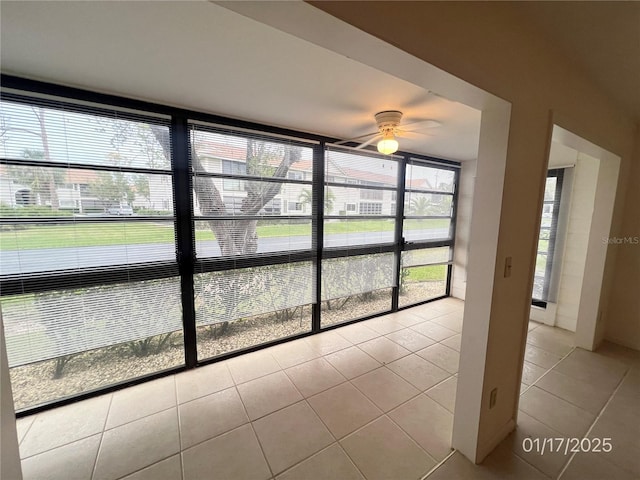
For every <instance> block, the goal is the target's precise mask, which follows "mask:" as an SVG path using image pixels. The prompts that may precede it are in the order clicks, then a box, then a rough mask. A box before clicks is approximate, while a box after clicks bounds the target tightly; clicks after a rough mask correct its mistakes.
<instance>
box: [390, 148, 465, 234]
mask: <svg viewBox="0 0 640 480" xmlns="http://www.w3.org/2000/svg"><path fill="white" fill-rule="evenodd" d="M455 181H456V175H455V171H453V170H451V169H450V168H445V167H438V166H435V165H430V164H426V163H422V162H420V161H419V160H414V159H411V160H410V161H409V163H407V168H406V173H405V197H404V220H403V237H404V239H405V240H406V241H407V242H429V241H433V240H453V237H452V236H453V230H452V219H453V214H454V210H453V209H454V192H455Z"/></svg>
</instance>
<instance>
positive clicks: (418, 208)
mask: <svg viewBox="0 0 640 480" xmlns="http://www.w3.org/2000/svg"><path fill="white" fill-rule="evenodd" d="M452 207H453V195H452V194H444V193H443V194H439V193H420V192H406V193H405V197H404V214H405V215H407V216H416V217H427V216H435V217H450V216H451V208H452Z"/></svg>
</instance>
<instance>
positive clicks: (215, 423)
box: [178, 386, 249, 449]
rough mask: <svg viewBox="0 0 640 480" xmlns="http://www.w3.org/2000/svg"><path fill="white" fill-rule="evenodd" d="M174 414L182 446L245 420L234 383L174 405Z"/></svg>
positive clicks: (216, 433) (238, 424)
mask: <svg viewBox="0 0 640 480" xmlns="http://www.w3.org/2000/svg"><path fill="white" fill-rule="evenodd" d="M178 413H179V415H180V441H181V443H182V448H183V449H185V448H189V447H192V446H193V445H195V444H196V443H200V442H203V441H204V440H208V439H210V438H213V437H217V436H218V435H220V434H222V433H225V432H228V431H229V430H233V429H234V428H236V427H239V426H240V425H243V424H245V423H247V422H248V421H249V419H248V418H247V414H246V413H245V411H244V406H243V405H242V400H240V396H239V395H238V392H237V391H236V387H235V386H234V387H231V388H228V389H226V390H223V391H221V392H216V393H212V394H211V395H207V396H206V397H201V398H198V399H196V400H193V401H191V402H187V403H183V404H182V405H180V406H179V407H178Z"/></svg>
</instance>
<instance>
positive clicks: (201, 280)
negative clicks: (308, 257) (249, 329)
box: [194, 262, 315, 325]
mask: <svg viewBox="0 0 640 480" xmlns="http://www.w3.org/2000/svg"><path fill="white" fill-rule="evenodd" d="M314 284H315V282H314V276H313V265H312V263H311V262H298V263H287V264H282V265H267V266H260V267H251V268H242V269H236V270H226V271H220V272H207V273H199V274H196V275H195V277H194V289H195V296H196V298H195V304H196V321H197V324H198V325H211V324H214V323H221V322H231V321H234V320H238V319H241V318H248V317H253V316H255V315H260V314H264V313H270V312H277V311H279V310H284V309H287V308H295V307H298V306H301V305H308V304H311V303H313V302H314V301H315V294H314V292H315V290H314Z"/></svg>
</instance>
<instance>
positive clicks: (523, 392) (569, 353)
mask: <svg viewBox="0 0 640 480" xmlns="http://www.w3.org/2000/svg"><path fill="white" fill-rule="evenodd" d="M534 346H535V345H534ZM525 348H526V347H525ZM575 349H576V347H573V348H572V349H571V350H570V351H569V352H568V353H567V354H566V355H565V356H564V357H562V358H561V359H560V360H558V361H557V362H556V363H554V364H553V365H551V367H550V368H549V369H548V370H547V371H546V372H544V373H543V374H542V375H540V376H539V377H538V378H537V379H536V381H535V382H533V383H532V384H531V385H527V388H525V389H524V390H523V391H521V392H520V395H519V396H522V395H524V394H525V392H527V391H528V390H529V389H530V388H531V387H533V386H534V385H535V384H536V383H538V382H539V381H540V379H542V378H543V377H544V376H545V375H546V374H547V373H549V372H550V371H551V370H553V369H554V368H556V367H557V366H558V365H559V364H560V362H562V361H563V360H564V359H565V358H567V357H568V356H569V355H571V354H572V353H573V351H574V350H575ZM545 351H546V350H545ZM525 361H526V360H525ZM529 363H531V362H529ZM534 365H535V363H534ZM538 366H539V365H538ZM523 368H524V364H523ZM572 378H573V377H572ZM520 382H521V383H524V382H522V378H521V379H520ZM538 388H540V387H538ZM542 390H544V388H543V389H542ZM544 391H545V392H546V390H544ZM547 393H551V392H547ZM551 395H553V393H551ZM554 396H556V395H554ZM558 398H560V397H558ZM562 400H564V398H563V399H562ZM565 402H568V403H571V402H569V401H568V400H565ZM571 405H573V403H571ZM575 406H576V407H578V406H577V405H575ZM578 408H582V407H578ZM583 410H584V409H583Z"/></svg>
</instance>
